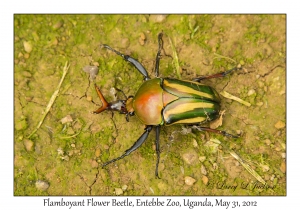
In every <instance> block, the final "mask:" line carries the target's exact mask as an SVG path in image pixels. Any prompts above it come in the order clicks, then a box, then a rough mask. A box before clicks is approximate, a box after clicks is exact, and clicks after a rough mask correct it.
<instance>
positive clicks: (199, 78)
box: [193, 67, 242, 82]
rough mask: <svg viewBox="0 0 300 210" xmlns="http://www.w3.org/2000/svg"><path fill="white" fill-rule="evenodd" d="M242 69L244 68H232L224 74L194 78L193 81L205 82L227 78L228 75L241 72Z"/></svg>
mask: <svg viewBox="0 0 300 210" xmlns="http://www.w3.org/2000/svg"><path fill="white" fill-rule="evenodd" d="M240 69H242V67H234V68H232V69H230V70H227V71H224V72H220V73H217V74H213V75H208V76H202V77H197V78H194V79H193V81H196V82H201V81H202V80H205V79H212V78H219V77H225V76H226V75H228V74H231V73H232V72H233V71H236V70H240Z"/></svg>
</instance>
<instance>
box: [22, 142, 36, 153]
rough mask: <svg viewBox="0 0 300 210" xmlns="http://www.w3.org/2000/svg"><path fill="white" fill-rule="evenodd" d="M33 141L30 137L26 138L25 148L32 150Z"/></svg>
mask: <svg viewBox="0 0 300 210" xmlns="http://www.w3.org/2000/svg"><path fill="white" fill-rule="evenodd" d="M33 144H34V143H33V141H31V140H29V139H25V140H24V146H25V149H26V150H27V151H28V152H30V151H32V148H33Z"/></svg>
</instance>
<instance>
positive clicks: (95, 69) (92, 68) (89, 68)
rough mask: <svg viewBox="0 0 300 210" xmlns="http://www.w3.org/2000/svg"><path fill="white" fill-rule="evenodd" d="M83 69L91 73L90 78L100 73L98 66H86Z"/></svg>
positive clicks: (92, 78)
mask: <svg viewBox="0 0 300 210" xmlns="http://www.w3.org/2000/svg"><path fill="white" fill-rule="evenodd" d="M82 70H83V71H84V72H86V73H89V74H90V80H94V79H95V78H96V76H97V74H98V73H99V68H98V66H85V67H83V68H82Z"/></svg>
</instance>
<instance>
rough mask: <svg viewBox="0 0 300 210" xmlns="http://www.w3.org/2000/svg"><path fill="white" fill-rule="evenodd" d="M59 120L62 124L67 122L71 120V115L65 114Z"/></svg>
mask: <svg viewBox="0 0 300 210" xmlns="http://www.w3.org/2000/svg"><path fill="white" fill-rule="evenodd" d="M60 121H61V123H62V124H66V123H68V122H73V119H72V117H71V115H67V116H65V117H64V118H62V119H61V120H60Z"/></svg>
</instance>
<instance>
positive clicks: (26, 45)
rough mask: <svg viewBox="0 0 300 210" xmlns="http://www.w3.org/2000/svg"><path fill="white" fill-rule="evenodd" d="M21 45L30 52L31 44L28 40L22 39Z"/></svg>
mask: <svg viewBox="0 0 300 210" xmlns="http://www.w3.org/2000/svg"><path fill="white" fill-rule="evenodd" d="M23 46H24V50H25V51H26V52H28V53H30V52H31V51H32V44H31V43H30V42H27V41H24V42H23Z"/></svg>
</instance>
